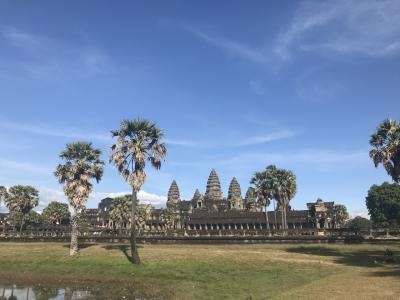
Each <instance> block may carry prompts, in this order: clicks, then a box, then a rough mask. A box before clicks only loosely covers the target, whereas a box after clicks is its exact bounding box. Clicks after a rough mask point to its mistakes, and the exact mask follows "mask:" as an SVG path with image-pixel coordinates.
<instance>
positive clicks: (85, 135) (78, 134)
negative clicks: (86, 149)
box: [0, 121, 112, 142]
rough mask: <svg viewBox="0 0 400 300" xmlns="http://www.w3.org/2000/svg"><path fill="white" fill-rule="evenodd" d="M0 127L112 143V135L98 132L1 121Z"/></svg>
mask: <svg viewBox="0 0 400 300" xmlns="http://www.w3.org/2000/svg"><path fill="white" fill-rule="evenodd" d="M0 127H2V128H4V129H7V130H15V131H20V132H25V133H31V134H37V135H44V136H51V137H62V138H74V139H80V140H88V141H91V140H97V141H102V142H111V140H112V139H111V133H110V134H105V133H104V134H103V133H96V132H85V131H83V130H81V129H77V128H64V129H60V128H55V127H50V126H44V125H36V124H23V123H16V122H8V121H0Z"/></svg>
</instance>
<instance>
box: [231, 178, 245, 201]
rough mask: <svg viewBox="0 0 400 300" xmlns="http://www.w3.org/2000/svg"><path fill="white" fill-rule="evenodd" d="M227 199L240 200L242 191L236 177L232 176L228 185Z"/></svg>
mask: <svg viewBox="0 0 400 300" xmlns="http://www.w3.org/2000/svg"><path fill="white" fill-rule="evenodd" d="M228 200H229V201H237V200H239V201H241V200H242V191H241V189H240V185H239V182H238V181H237V179H236V177H233V178H232V181H231V183H230V185H229V190H228Z"/></svg>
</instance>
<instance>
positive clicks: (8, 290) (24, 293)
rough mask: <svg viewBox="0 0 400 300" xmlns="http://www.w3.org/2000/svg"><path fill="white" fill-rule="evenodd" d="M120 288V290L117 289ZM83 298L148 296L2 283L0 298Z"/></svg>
mask: <svg viewBox="0 0 400 300" xmlns="http://www.w3.org/2000/svg"><path fill="white" fill-rule="evenodd" d="M116 289H117V290H118V292H117V291H116ZM81 299H82V300H83V299H135V300H147V299H148V298H147V297H146V298H145V297H138V296H137V294H136V293H134V292H133V291H130V290H129V289H121V288H118V287H115V286H113V287H98V288H94V287H85V288H72V287H64V288H58V287H51V286H43V285H40V284H38V285H34V286H22V285H16V284H13V285H7V284H1V283H0V300H81ZM156 299H163V298H156Z"/></svg>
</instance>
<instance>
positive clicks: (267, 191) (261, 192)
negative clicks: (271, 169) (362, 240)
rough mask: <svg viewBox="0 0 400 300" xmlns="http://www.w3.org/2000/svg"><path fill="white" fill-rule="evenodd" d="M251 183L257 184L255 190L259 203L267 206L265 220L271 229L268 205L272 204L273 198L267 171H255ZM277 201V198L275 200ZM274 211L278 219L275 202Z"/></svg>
mask: <svg viewBox="0 0 400 300" xmlns="http://www.w3.org/2000/svg"><path fill="white" fill-rule="evenodd" d="M250 183H251V184H254V186H255V192H256V195H257V200H258V203H259V204H260V205H262V206H264V208H265V221H266V223H267V228H268V229H269V220H268V211H267V207H268V205H270V203H271V201H270V199H271V198H272V193H271V187H270V186H268V179H267V171H263V172H255V173H254V176H253V177H252V178H251V180H250ZM274 201H275V200H274ZM274 212H275V221H276V211H275V202H274Z"/></svg>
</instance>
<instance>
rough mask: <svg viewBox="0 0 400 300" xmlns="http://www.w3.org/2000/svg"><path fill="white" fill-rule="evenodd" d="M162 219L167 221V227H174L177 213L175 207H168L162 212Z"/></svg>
mask: <svg viewBox="0 0 400 300" xmlns="http://www.w3.org/2000/svg"><path fill="white" fill-rule="evenodd" d="M161 219H162V220H163V221H164V222H165V224H166V225H167V227H172V226H173V225H174V223H175V219H176V215H175V213H174V210H173V208H171V207H167V208H165V209H163V210H162V212H161Z"/></svg>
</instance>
